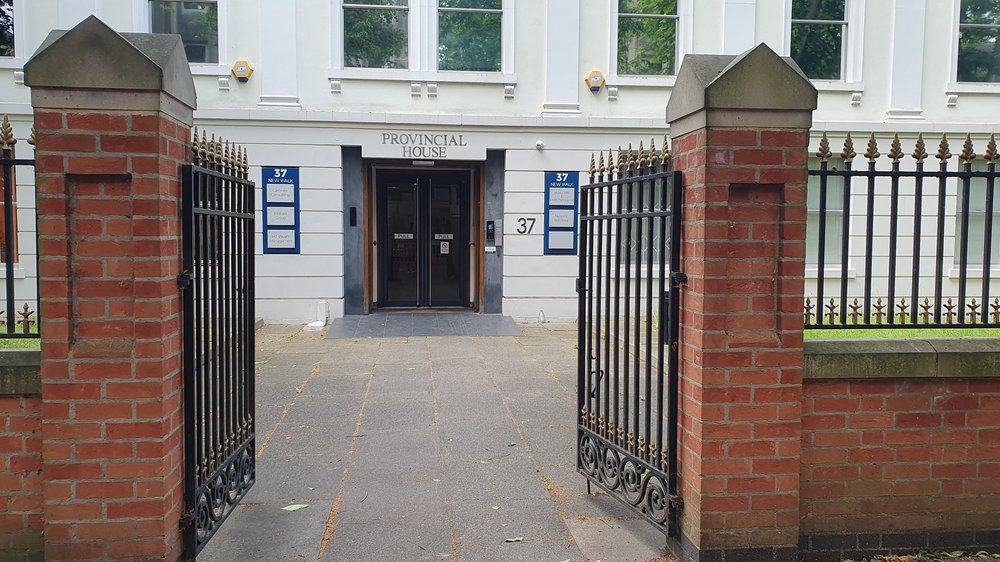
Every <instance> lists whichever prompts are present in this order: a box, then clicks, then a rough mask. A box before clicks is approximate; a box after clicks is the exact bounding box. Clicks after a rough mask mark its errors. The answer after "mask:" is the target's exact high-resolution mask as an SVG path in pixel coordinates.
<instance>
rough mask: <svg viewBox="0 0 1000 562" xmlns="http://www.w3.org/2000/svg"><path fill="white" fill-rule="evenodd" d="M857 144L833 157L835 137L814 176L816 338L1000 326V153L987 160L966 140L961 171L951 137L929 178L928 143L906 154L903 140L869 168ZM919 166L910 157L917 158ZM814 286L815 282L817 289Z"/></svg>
mask: <svg viewBox="0 0 1000 562" xmlns="http://www.w3.org/2000/svg"><path fill="white" fill-rule="evenodd" d="M856 156H857V154H856V152H855V150H854V143H853V140H852V139H851V135H850V134H848V135H847V136H846V139H845V141H844V147H843V150H842V151H841V152H840V154H839V155H837V156H834V155H833V153H832V152H831V150H830V145H829V141H828V139H827V136H826V134H824V135H823V137H822V139H821V141H820V144H819V150H818V151H817V152H816V157H817V158H818V160H819V166H818V169H810V170H809V219H808V222H807V277H810V278H811V277H812V275H813V274H814V275H815V282H814V283H812V282H810V283H808V284H807V285H809V289H807V298H806V300H805V310H804V314H805V324H806V327H807V328H821V329H826V328H845V327H846V328H914V327H929V328H930V327H959V326H967V327H968V326H990V327H1000V298H998V296H997V295H998V293H1000V285H998V284H997V282H998V281H1000V280H998V279H997V276H996V275H992V274H991V273H992V272H994V270H995V268H996V266H998V265H1000V243H998V241H997V240H996V232H997V227H998V226H1000V225H997V224H995V222H996V221H1000V209H998V208H997V197H996V194H995V189H996V186H997V183H998V182H997V177H998V173H997V169H996V163H997V146H996V142H995V140H994V138H993V136H992V135H991V136H990V138H989V141H988V143H987V146H986V151H985V153H984V154H983V155H982V158H980V157H979V156H978V155H976V153H975V152H974V146H973V142H972V139H971V137H969V136H967V137H966V139H965V142H964V144H963V147H962V151H961V153H960V154H959V156H958V158H957V160H958V162H959V163H958V165H957V166H953V165H951V164H950V163H951V162H952V158H953V155H952V154H951V152H950V148H949V144H948V139H947V137H946V136H942V137H941V140H940V142H939V144H938V150H937V153H936V154H935V155H934V158H936V159H937V160H938V163H937V166H936V169H928V168H929V166H927V163H926V161H927V160H928V159H929V155H928V153H927V150H926V146H925V144H924V139H923V136H922V135H920V136H918V137H917V139H916V142H915V146H914V150H913V152H912V153H911V154H909V155H907V154H905V153H904V151H903V149H902V145H901V143H900V140H899V136H898V135H896V136H894V137H893V139H892V142H891V147H890V149H889V152H888V154H886V156H887V159H888V161H889V166H888V169H887V167H886V166H885V165H884V164H882V165H880V157H881V156H882V154H881V153H880V152H879V148H878V143H877V141H876V139H875V136H874V135H871V136H870V138H869V140H868V145H867V147H866V149H865V152H864V154H863V157H864V158H865V159H866V160H867V166H865V167H864V169H855V168H854V166H853V164H854V159H855V157H856ZM908 157H909V158H908ZM810 281H811V279H810Z"/></svg>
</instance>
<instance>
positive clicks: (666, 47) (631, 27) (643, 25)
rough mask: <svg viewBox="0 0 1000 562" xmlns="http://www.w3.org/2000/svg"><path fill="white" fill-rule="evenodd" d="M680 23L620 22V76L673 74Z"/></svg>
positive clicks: (656, 20)
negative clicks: (678, 24) (678, 25)
mask: <svg viewBox="0 0 1000 562" xmlns="http://www.w3.org/2000/svg"><path fill="white" fill-rule="evenodd" d="M676 55H677V20H676V19H672V18H671V19H668V18H643V17H619V18H618V74H658V75H663V74H674V59H675V58H676Z"/></svg>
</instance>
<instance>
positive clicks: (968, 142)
mask: <svg viewBox="0 0 1000 562" xmlns="http://www.w3.org/2000/svg"><path fill="white" fill-rule="evenodd" d="M960 158H961V159H962V162H964V163H966V164H971V163H972V161H973V160H975V159H976V153H975V152H974V151H973V147H972V135H965V142H964V143H962V154H961V155H960Z"/></svg>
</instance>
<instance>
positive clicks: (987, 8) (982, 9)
mask: <svg viewBox="0 0 1000 562" xmlns="http://www.w3.org/2000/svg"><path fill="white" fill-rule="evenodd" d="M962 23H990V24H995V25H1000V1H998V0H962Z"/></svg>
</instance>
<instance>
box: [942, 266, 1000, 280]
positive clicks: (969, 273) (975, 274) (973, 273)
mask: <svg viewBox="0 0 1000 562" xmlns="http://www.w3.org/2000/svg"><path fill="white" fill-rule="evenodd" d="M961 272H962V270H961V269H959V268H957V267H952V268H950V269H949V270H948V279H958V278H959V276H960V275H961ZM965 278H966V279H982V278H983V268H982V267H978V268H976V267H970V268H969V269H968V270H966V272H965ZM998 278H1000V267H991V268H990V279H998Z"/></svg>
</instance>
